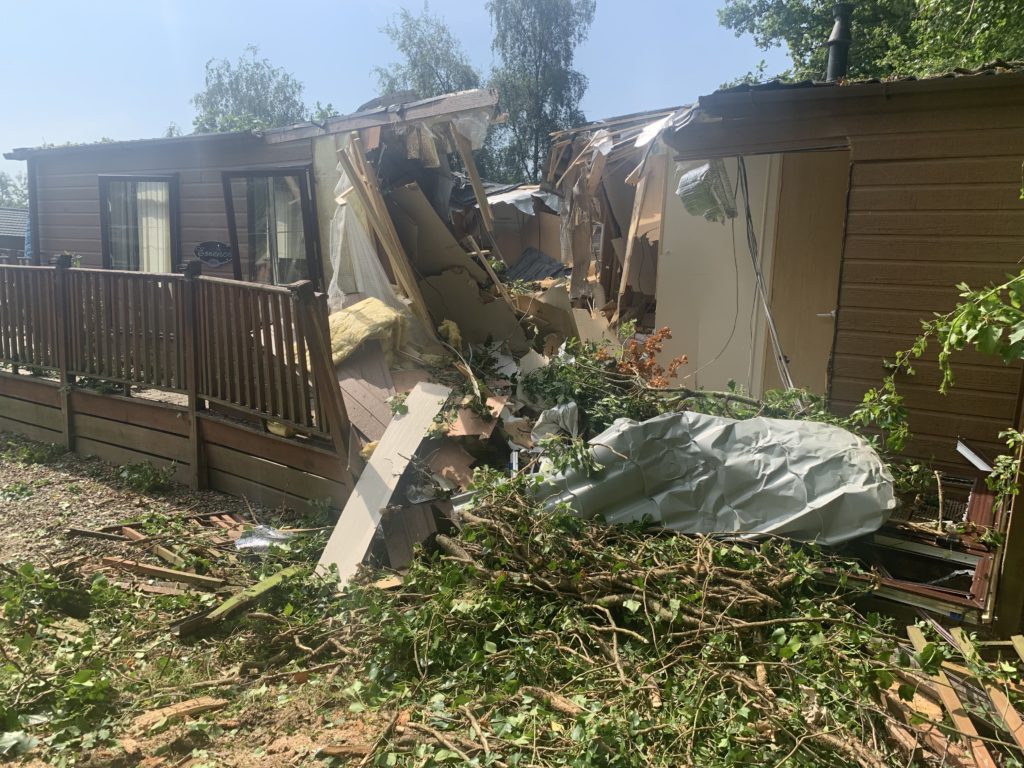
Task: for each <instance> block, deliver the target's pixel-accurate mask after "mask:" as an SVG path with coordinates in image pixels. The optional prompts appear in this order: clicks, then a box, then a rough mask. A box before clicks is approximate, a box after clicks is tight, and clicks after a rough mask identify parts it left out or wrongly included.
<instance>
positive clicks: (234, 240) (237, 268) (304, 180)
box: [221, 165, 324, 291]
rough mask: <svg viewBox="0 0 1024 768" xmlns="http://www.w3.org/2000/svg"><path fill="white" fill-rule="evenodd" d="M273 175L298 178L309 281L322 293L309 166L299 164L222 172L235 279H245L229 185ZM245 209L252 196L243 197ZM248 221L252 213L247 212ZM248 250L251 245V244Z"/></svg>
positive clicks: (311, 168) (320, 261)
mask: <svg viewBox="0 0 1024 768" xmlns="http://www.w3.org/2000/svg"><path fill="white" fill-rule="evenodd" d="M275 176H297V177H299V181H300V183H299V200H300V203H301V206H302V235H303V239H304V241H305V244H306V264H307V267H308V269H307V272H308V273H309V280H310V282H312V283H313V288H314V289H315V290H318V291H319V290H322V288H321V286H322V285H323V281H324V273H323V261H322V257H321V252H320V227H319V224H318V221H317V212H316V205H315V200H316V188H315V186H314V185H315V181H314V173H313V166H312V165H299V166H287V167H274V168H246V169H242V170H230V171H221V184H222V186H223V188H224V210H225V212H226V213H227V219H228V237H229V239H230V245H231V255H232V265H233V267H234V278H235V280H245V278H244V277H242V251H241V248H240V247H239V237H238V223H237V221H236V217H235V196H234V190H233V189H232V187H231V182H232V181H234V180H235V179H245V180H246V182H249V181H251V180H252V179H260V178H267V177H275ZM246 198H247V199H246V206H247V209H248V207H251V206H250V201H251V196H250V195H248V194H247V195H246ZM246 215H248V216H249V217H250V219H251V217H252V211H250V210H247V214H246ZM249 247H250V249H251V247H252V244H251V243H250V246H249Z"/></svg>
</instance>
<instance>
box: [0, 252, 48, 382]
mask: <svg viewBox="0 0 1024 768" xmlns="http://www.w3.org/2000/svg"><path fill="white" fill-rule="evenodd" d="M55 284H56V283H55V280H54V270H53V269H51V268H49V267H23V266H16V265H11V264H3V265H0V362H4V363H10V364H12V365H16V366H24V367H31V368H49V369H53V368H56V367H57V365H58V363H57V326H56V322H57V321H56V300H55V297H54V286H55Z"/></svg>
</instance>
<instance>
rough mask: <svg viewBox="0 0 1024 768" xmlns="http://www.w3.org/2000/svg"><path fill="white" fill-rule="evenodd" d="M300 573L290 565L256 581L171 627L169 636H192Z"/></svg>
mask: <svg viewBox="0 0 1024 768" xmlns="http://www.w3.org/2000/svg"><path fill="white" fill-rule="evenodd" d="M300 573H302V566H301V565H292V566H289V567H288V568H283V569H282V570H280V571H278V572H277V573H274V574H272V575H270V576H267V578H265V579H263V580H262V581H258V582H256V583H255V584H253V585H252V586H250V587H246V588H245V589H243V590H242V591H241V592H237V593H236V594H234V595H232V596H231V597H229V598H228V599H227V600H225V601H224V602H223V603H221V604H220V605H218V606H217V607H216V608H214V609H213V610H212V611H209V612H207V613H202V614H198V615H194V616H190V617H189V618H187V619H185V620H184V621H180V622H178V623H177V624H175V625H174V626H173V627H171V634H172V635H174V636H175V637H185V636H187V635H191V634H194V633H196V632H198V631H199V630H201V629H203V628H204V627H208V626H210V625H211V624H216V623H217V622H218V621H223V620H224V619H226V618H228V616H230V615H231V614H233V613H235V612H236V611H240V610H242V609H243V608H245V607H247V606H249V605H251V604H252V603H254V602H256V601H257V600H259V599H260V598H261V597H263V595H265V594H267V592H270V591H271V590H273V589H276V588H277V587H279V586H281V584H283V583H284V581H285V579H288V578H291V577H292V576H297V575H298V574H300Z"/></svg>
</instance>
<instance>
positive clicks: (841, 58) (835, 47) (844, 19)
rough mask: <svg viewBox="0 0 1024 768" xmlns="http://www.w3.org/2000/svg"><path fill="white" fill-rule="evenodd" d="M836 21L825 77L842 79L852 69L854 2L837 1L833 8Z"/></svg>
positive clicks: (831, 37)
mask: <svg viewBox="0 0 1024 768" xmlns="http://www.w3.org/2000/svg"><path fill="white" fill-rule="evenodd" d="M832 15H833V16H835V20H836V23H835V25H834V26H833V27H832V34H831V35H829V38H828V71H827V73H826V75H825V79H826V80H827V81H828V82H830V83H833V82H835V81H836V80H842V79H843V78H845V77H846V75H847V73H848V72H849V70H850V43H852V42H853V19H852V16H853V3H836V4H835V7H834V8H833V9H832Z"/></svg>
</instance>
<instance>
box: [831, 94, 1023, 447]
mask: <svg viewBox="0 0 1024 768" xmlns="http://www.w3.org/2000/svg"><path fill="white" fill-rule="evenodd" d="M1012 114H1013V116H1014V117H1013V120H1012V123H1011V124H1012V126H1013V127H1007V128H995V129H989V126H987V125H985V124H984V123H981V122H974V123H973V124H972V121H971V120H969V119H967V118H968V117H969V116H968V115H964V114H959V115H958V119H957V121H956V122H957V125H958V126H960V128H959V129H958V130H935V128H936V125H935V124H934V123H932V124H930V125H924V124H923V123H916V124H915V123H914V122H913V121H912V120H910V119H904V121H903V125H904V128H905V133H901V134H898V135H895V136H893V135H889V136H879V135H866V136H853V137H851V148H852V154H853V160H854V167H853V176H852V179H853V183H852V188H851V192H850V207H849V215H848V219H847V242H846V248H845V251H844V265H843V280H842V286H841V289H840V294H839V317H838V320H837V334H836V349H835V357H834V360H833V371H832V388H831V396H832V404H833V407H834V408H836V409H837V410H840V411H846V410H849V409H850V408H852V407H853V406H854V405H855V404H856V403H858V402H859V401H860V399H861V397H862V396H863V394H864V392H865V391H866V390H867V389H868V388H870V387H873V386H876V385H877V383H878V381H879V380H880V378H881V377H882V375H883V374H884V369H883V366H882V365H881V364H880V362H879V361H880V359H881V358H883V357H891V356H892V355H893V354H894V353H895V352H896V351H897V350H900V349H904V348H906V347H907V346H909V344H910V342H911V341H912V339H913V338H914V336H915V335H916V334H917V333H918V331H919V330H920V327H921V322H922V320H926V319H928V318H930V317H931V316H932V313H935V312H939V313H941V312H947V311H949V310H950V309H952V308H953V306H954V305H955V304H956V301H957V299H958V293H959V292H958V290H957V288H956V287H955V286H956V284H957V283H960V282H966V283H968V284H969V285H971V286H973V287H982V286H984V285H985V284H987V283H991V282H996V281H1001V280H1002V279H1004V278H1005V277H1006V275H1007V274H1009V273H1016V272H1018V271H1019V269H1020V265H1019V261H1020V259H1021V257H1022V256H1024V204H1021V202H1020V200H1019V195H1020V167H1021V156H1022V155H1024V130H1022V128H1024V115H1021V114H1020V113H1019V111H1017V110H1014V111H1013V113H1012ZM1007 122H1008V118H1007V117H1005V116H1004V117H1003V118H1002V120H1001V124H1003V125H1006V124H1007ZM940 125H941V124H940ZM955 362H956V366H955V372H956V374H957V383H956V386H955V387H954V389H953V390H952V391H951V392H950V393H949V395H946V396H943V395H941V394H939V393H938V392H937V391H936V388H937V386H938V384H939V380H940V374H939V371H938V366H937V365H936V363H935V362H934V354H933V353H929V354H928V355H927V356H926V358H925V359H924V360H922V361H921V362H920V363H919V365H918V366H917V368H918V375H917V376H915V377H901V378H902V381H901V386H900V391H901V393H902V394H903V395H904V397H905V398H906V403H907V406H908V407H909V409H910V429H911V432H912V433H913V434H914V441H913V442H912V443H911V444H910V446H909V453H911V454H912V455H915V456H917V457H920V458H925V459H930V458H934V459H936V460H938V461H939V462H941V463H949V464H951V465H953V466H963V464H962V461H961V460H960V459H958V458H957V457H956V455H955V454H954V452H953V448H954V443H955V439H956V437H958V436H959V437H963V438H965V439H967V440H969V441H971V442H972V444H976V445H977V446H978V447H980V448H981V449H982V450H984V451H985V452H987V453H989V454H990V455H995V454H996V453H998V452H999V451H1000V444H999V440H998V437H997V436H998V434H999V432H1000V431H1001V430H1003V429H1006V428H1007V427H1009V426H1012V425H1014V424H1015V422H1016V419H1017V400H1018V389H1019V386H1020V380H1021V373H1020V365H1019V364H1017V365H1013V366H1006V365H1004V364H1003V363H1002V362H1000V361H999V360H998V359H995V358H992V357H988V356H984V355H979V354H977V353H974V352H970V351H969V352H965V353H964V354H962V355H958V356H957V359H956V361H955Z"/></svg>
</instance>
